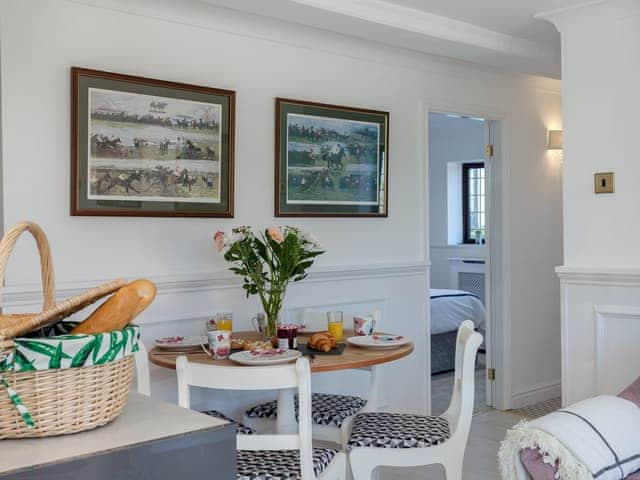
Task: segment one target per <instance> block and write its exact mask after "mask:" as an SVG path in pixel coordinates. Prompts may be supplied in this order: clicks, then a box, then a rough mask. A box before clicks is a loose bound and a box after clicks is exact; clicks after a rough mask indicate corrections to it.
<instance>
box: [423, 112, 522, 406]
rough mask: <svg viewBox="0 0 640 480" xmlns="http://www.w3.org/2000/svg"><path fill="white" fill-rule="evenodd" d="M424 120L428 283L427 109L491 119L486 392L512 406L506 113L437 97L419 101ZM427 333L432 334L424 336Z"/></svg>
mask: <svg viewBox="0 0 640 480" xmlns="http://www.w3.org/2000/svg"><path fill="white" fill-rule="evenodd" d="M423 106H424V108H423V111H424V112H425V113H424V115H425V116H424V122H425V125H426V128H425V129H423V131H424V132H426V137H425V141H424V145H425V159H426V168H425V171H426V176H425V177H426V178H425V179H424V181H425V184H424V185H425V192H426V194H425V200H426V218H427V221H426V222H425V224H426V233H425V247H426V252H425V255H426V256H427V258H428V261H427V262H426V263H427V280H428V286H429V287H430V275H429V273H430V264H431V262H430V252H431V250H430V249H431V245H430V236H429V228H430V223H431V219H430V218H429V114H430V113H453V114H458V115H467V116H471V117H478V118H483V119H485V120H486V121H488V122H491V125H492V128H493V130H494V132H493V134H492V137H493V138H492V140H493V145H494V155H493V158H492V160H491V161H489V162H486V163H485V165H487V166H488V169H487V177H488V178H489V179H490V182H488V184H487V194H488V197H489V198H488V201H489V202H490V203H489V205H490V208H489V212H488V216H487V223H488V227H487V232H486V239H487V244H488V247H489V249H488V258H487V261H486V272H487V273H486V275H487V281H486V286H487V291H488V295H487V298H486V299H485V303H486V308H487V329H488V331H489V332H490V335H488V337H489V339H488V340H487V368H494V369H495V370H496V379H495V381H493V382H492V385H491V386H489V385H488V389H487V392H488V395H489V394H490V395H491V397H492V402H491V403H492V405H493V407H494V408H496V409H499V410H508V409H509V408H511V332H510V303H509V301H508V299H509V270H508V260H509V228H508V227H509V221H508V220H509V202H508V195H509V162H508V159H507V152H508V151H509V146H508V135H507V133H508V127H509V117H508V115H506V114H504V113H502V112H496V111H495V110H493V109H492V108H490V107H478V106H477V105H476V106H469V105H466V106H465V105H455V104H450V103H441V102H424V103H423ZM430 331H431V319H430V299H429V296H428V295H427V332H430ZM427 338H428V339H429V338H430V334H429V335H428V337H427ZM427 361H428V364H429V366H430V365H431V342H430V341H427ZM427 374H428V376H429V379H428V383H429V386H430V387H429V405H430V399H431V371H430V367H429V369H428V371H427Z"/></svg>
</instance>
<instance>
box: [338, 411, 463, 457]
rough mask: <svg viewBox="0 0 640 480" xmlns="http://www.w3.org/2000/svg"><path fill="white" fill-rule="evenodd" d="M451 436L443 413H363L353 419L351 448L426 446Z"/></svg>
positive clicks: (349, 445)
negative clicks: (439, 414)
mask: <svg viewBox="0 0 640 480" xmlns="http://www.w3.org/2000/svg"><path fill="white" fill-rule="evenodd" d="M450 436H451V432H450V430H449V422H447V420H446V419H444V418H442V417H427V416H423V415H409V414H403V413H384V412H371V413H359V414H358V415H356V418H355V419H354V420H353V428H352V430H351V438H350V439H349V443H348V444H347V449H349V450H351V449H352V448H357V447H379V448H424V447H432V446H434V445H438V444H440V443H443V442H444V441H445V440H447V439H448V438H449V437H450Z"/></svg>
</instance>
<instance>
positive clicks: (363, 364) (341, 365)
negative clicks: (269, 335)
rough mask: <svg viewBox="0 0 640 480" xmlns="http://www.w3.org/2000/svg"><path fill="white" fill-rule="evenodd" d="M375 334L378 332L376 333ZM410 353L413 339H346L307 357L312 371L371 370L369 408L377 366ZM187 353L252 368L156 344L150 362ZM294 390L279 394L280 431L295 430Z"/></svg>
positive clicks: (252, 336) (244, 335)
mask: <svg viewBox="0 0 640 480" xmlns="http://www.w3.org/2000/svg"><path fill="white" fill-rule="evenodd" d="M376 333H378V332H376ZM344 335H345V338H347V337H350V336H352V335H353V331H349V330H345V332H344ZM233 336H234V337H235V338H241V339H244V340H260V339H261V334H259V333H258V332H254V331H251V332H233ZM309 336H310V335H306V334H299V335H298V343H299V344H306V343H307V341H308V339H309ZM412 352H413V342H410V343H407V344H405V345H402V346H400V347H397V348H384V349H372V348H362V347H356V346H353V345H351V344H350V343H348V342H345V348H344V351H343V353H341V354H337V355H336V354H322V353H320V352H319V353H317V354H314V355H313V356H312V357H311V358H310V363H311V372H312V373H320V372H336V371H340V370H353V369H367V370H370V371H371V373H372V379H371V388H370V394H369V398H368V399H367V404H368V406H369V405H370V408H372V407H374V406H375V405H376V404H377V398H375V397H376V392H377V375H376V367H377V366H378V365H382V364H384V363H389V362H393V361H395V360H399V359H401V358H404V357H406V356H408V355H410V354H411V353H412ZM182 355H184V356H186V357H187V358H188V359H189V361H190V362H194V363H206V364H211V365H228V366H236V367H238V368H239V369H242V368H252V367H250V366H244V365H239V364H237V363H234V362H233V361H231V360H229V359H225V360H214V359H213V358H211V357H210V356H209V355H208V354H206V353H205V352H204V351H202V350H200V351H186V352H174V351H170V350H163V349H160V348H157V347H154V348H152V349H151V350H150V351H149V361H150V362H151V363H153V364H154V365H158V366H160V367H164V368H171V369H174V370H175V368H176V358H177V357H179V356H182ZM294 393H295V392H294V391H293V390H281V391H280V392H279V395H278V416H277V426H276V429H277V431H278V432H279V433H292V432H295V431H297V422H296V420H295V408H294Z"/></svg>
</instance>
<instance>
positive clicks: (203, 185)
mask: <svg viewBox="0 0 640 480" xmlns="http://www.w3.org/2000/svg"><path fill="white" fill-rule="evenodd" d="M71 88H72V92H71V215H109V216H113V215H115V216H149V217H233V146H234V125H235V92H233V91H230V90H220V89H216V88H209V87H202V86H196V85H187V84H184V83H175V82H166V81H162V80H154V79H150V78H142V77H135V76H131V75H121V74H117V73H109V72H101V71H97V70H89V69H84V68H77V67H74V68H72V69H71Z"/></svg>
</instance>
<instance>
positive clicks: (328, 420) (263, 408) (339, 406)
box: [245, 393, 367, 428]
mask: <svg viewBox="0 0 640 480" xmlns="http://www.w3.org/2000/svg"><path fill="white" fill-rule="evenodd" d="M366 403H367V402H366V400H364V399H362V398H360V397H352V396H349V395H333V394H327V393H314V394H312V395H311V417H312V422H313V423H314V424H316V425H327V426H333V427H338V428H339V427H341V426H342V423H343V422H344V421H345V419H347V418H348V417H352V416H353V415H355V414H356V413H358V412H359V411H360V410H361V409H362V407H364V406H365V404H366ZM295 406H296V420H297V419H298V396H297V395H296V400H295ZM245 413H246V415H247V417H250V418H264V419H269V420H275V419H276V418H277V416H278V402H277V401H275V400H274V401H273V402H267V403H262V404H260V405H256V406H255V407H252V408H250V409H249V410H247V411H246V412H245Z"/></svg>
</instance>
